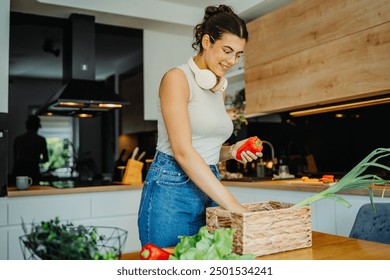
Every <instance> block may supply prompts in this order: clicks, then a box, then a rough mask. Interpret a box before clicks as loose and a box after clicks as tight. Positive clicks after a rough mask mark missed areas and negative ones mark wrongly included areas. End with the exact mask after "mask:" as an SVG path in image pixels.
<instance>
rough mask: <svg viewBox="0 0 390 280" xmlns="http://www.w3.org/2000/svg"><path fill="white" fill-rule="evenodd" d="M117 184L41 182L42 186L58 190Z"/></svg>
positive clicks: (99, 181)
mask: <svg viewBox="0 0 390 280" xmlns="http://www.w3.org/2000/svg"><path fill="white" fill-rule="evenodd" d="M114 184H116V183H115V182H112V181H110V180H85V181H81V180H58V181H41V182H40V185H43V186H52V187H54V188H58V189H64V188H80V187H96V186H108V185H114Z"/></svg>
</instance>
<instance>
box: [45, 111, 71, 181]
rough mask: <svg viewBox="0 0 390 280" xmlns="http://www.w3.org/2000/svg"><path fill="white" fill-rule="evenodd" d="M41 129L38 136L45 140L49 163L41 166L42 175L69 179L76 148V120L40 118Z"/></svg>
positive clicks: (55, 117) (51, 117) (69, 118)
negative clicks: (47, 174) (49, 174)
mask: <svg viewBox="0 0 390 280" xmlns="http://www.w3.org/2000/svg"><path fill="white" fill-rule="evenodd" d="M40 119H41V125H42V127H41V128H40V129H39V134H40V135H41V136H43V137H45V138H46V143H47V149H48V153H49V161H48V162H46V163H43V164H41V166H40V168H41V172H42V173H51V174H52V175H55V176H58V177H71V176H72V175H74V174H73V171H74V170H73V169H74V166H75V164H74V155H75V153H76V151H77V150H76V149H77V148H78V137H77V136H78V135H77V133H75V131H76V129H75V127H77V126H78V123H77V120H75V119H73V118H72V117H62V116H40Z"/></svg>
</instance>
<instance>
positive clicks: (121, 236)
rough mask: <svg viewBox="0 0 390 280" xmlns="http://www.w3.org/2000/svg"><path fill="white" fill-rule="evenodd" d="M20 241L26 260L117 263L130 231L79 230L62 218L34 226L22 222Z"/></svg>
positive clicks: (106, 228)
mask: <svg viewBox="0 0 390 280" xmlns="http://www.w3.org/2000/svg"><path fill="white" fill-rule="evenodd" d="M22 227H23V230H24V233H25V235H23V236H21V237H20V243H21V247H22V252H23V256H24V258H25V259H41V260H113V259H118V258H119V256H120V254H121V251H122V247H123V245H124V242H125V240H126V238H127V231H125V230H123V229H119V228H115V227H97V226H83V225H79V226H75V225H73V224H72V223H70V222H66V223H61V222H60V220H59V218H58V217H56V218H55V219H52V220H49V221H42V222H40V223H39V224H34V223H33V224H32V225H31V230H30V231H28V230H27V226H26V225H25V223H24V222H22Z"/></svg>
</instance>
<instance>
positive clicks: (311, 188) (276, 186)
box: [222, 179, 390, 197]
mask: <svg viewBox="0 0 390 280" xmlns="http://www.w3.org/2000/svg"><path fill="white" fill-rule="evenodd" d="M222 184H223V185H225V186H234V187H244V188H254V189H269V190H286V191H298V192H315V193H316V192H321V191H323V190H325V189H327V188H328V187H329V184H325V183H322V182H318V183H317V182H304V181H302V180H301V179H291V180H269V181H259V182H242V181H231V180H229V181H223V180H222ZM371 187H372V190H373V193H374V196H378V197H381V196H382V194H384V195H383V196H384V197H390V185H387V186H378V185H372V186H371ZM383 190H385V191H384V193H383ZM340 193H342V194H352V195H364V196H367V195H368V190H366V189H357V190H351V191H343V192H340Z"/></svg>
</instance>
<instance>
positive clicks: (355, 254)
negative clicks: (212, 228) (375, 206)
mask: <svg viewBox="0 0 390 280" xmlns="http://www.w3.org/2000/svg"><path fill="white" fill-rule="evenodd" d="M312 238H313V245H312V246H311V247H309V248H303V249H296V250H291V251H286V252H280V253H276V254H271V255H265V256H259V257H257V258H256V259H257V260H389V259H390V254H389V252H390V245H388V244H382V243H377V242H371V241H365V240H359V239H355V238H349V237H343V236H338V235H333V234H327V233H322V232H315V231H314V232H313V235H312ZM138 254H139V253H138V252H131V253H125V254H122V256H121V260H138V259H139V256H138Z"/></svg>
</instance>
